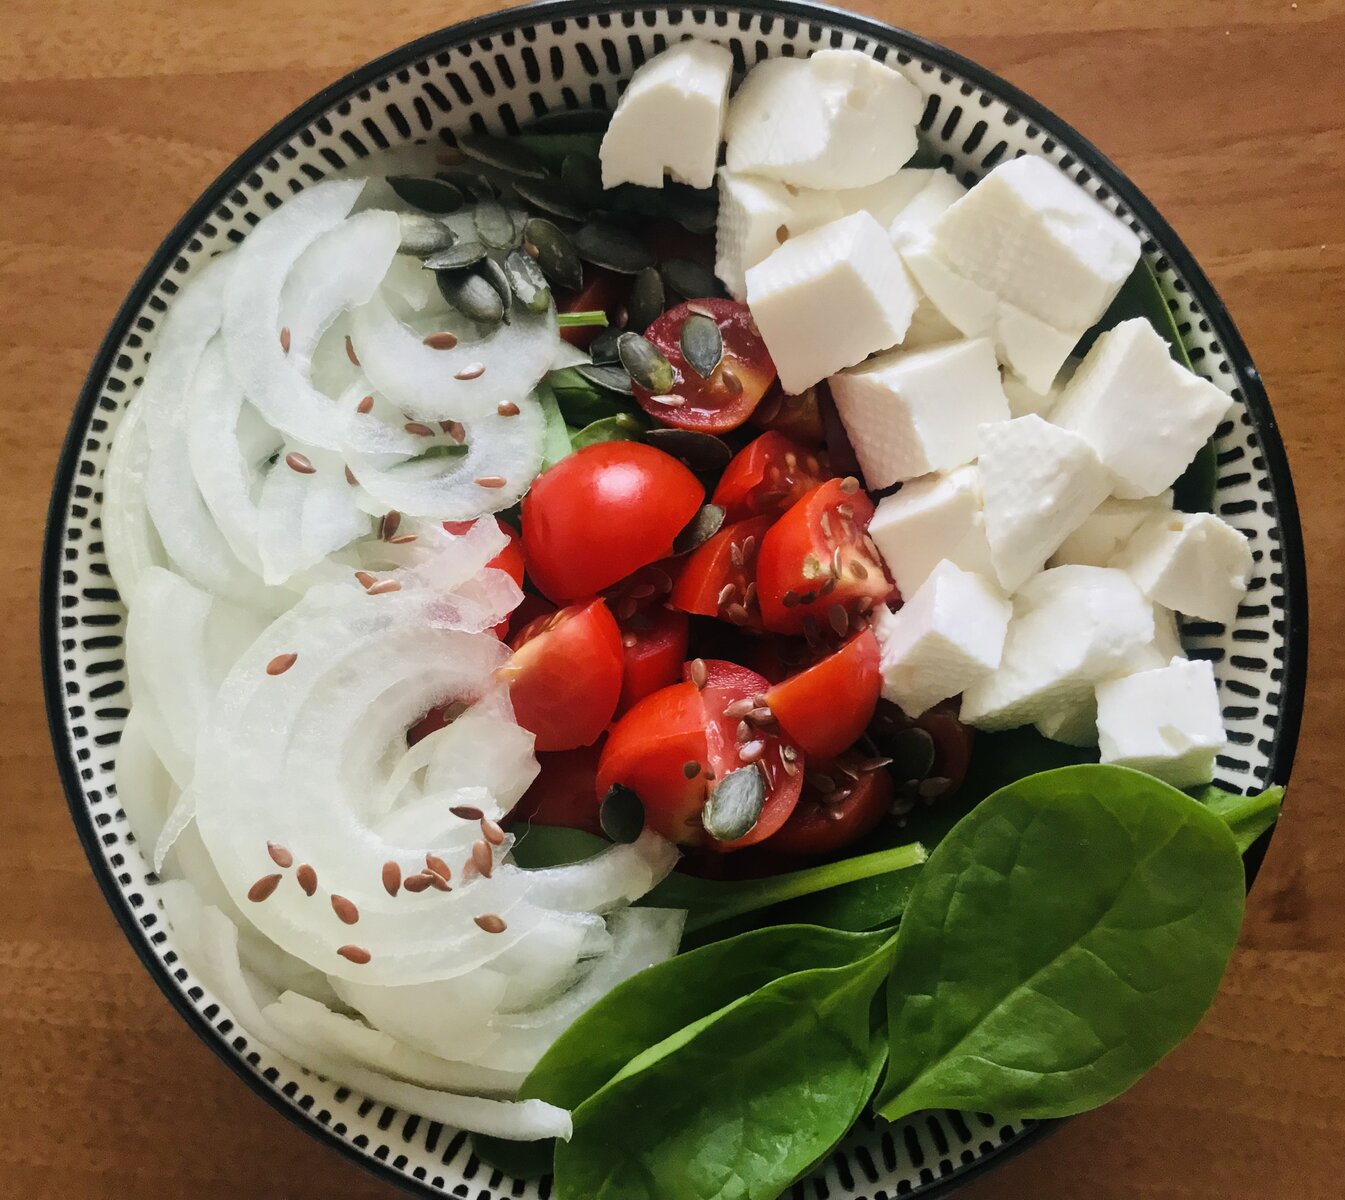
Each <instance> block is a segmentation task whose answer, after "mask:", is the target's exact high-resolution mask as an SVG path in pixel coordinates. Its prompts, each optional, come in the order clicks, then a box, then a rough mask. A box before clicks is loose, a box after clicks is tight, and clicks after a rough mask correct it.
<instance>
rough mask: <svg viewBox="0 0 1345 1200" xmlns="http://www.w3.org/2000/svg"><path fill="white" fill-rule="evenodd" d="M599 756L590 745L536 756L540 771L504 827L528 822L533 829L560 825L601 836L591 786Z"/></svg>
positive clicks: (598, 751) (515, 806)
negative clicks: (534, 827)
mask: <svg viewBox="0 0 1345 1200" xmlns="http://www.w3.org/2000/svg"><path fill="white" fill-rule="evenodd" d="M600 753H601V749H600V746H599V745H593V746H580V747H579V748H578V749H575V750H557V751H554V752H552V753H546V752H545V751H544V752H542V753H540V754H538V755H537V765H538V766H539V767H540V768H541V769H540V771H538V773H537V778H536V779H534V780H533V781H532V786H531V787H529V788H528V790H527V791H526V792H524V793H523V798H522V799H521V800H519V802H518V803H517V804H515V805H514V807H513V810H512V811H511V812H510V814H509V818H508V820H507V821H506V822H505V824H506V825H508V826H510V827H513V826H514V825H518V824H520V823H522V822H525V821H531V822H532V823H533V824H534V825H563V826H564V827H565V828H567V829H582V830H584V832H585V833H595V834H598V835H599V836H602V825H601V824H600V823H599V821H598V801H597V799H596V797H595V795H594V782H593V781H594V780H595V779H596V778H597V775H598V756H599V754H600Z"/></svg>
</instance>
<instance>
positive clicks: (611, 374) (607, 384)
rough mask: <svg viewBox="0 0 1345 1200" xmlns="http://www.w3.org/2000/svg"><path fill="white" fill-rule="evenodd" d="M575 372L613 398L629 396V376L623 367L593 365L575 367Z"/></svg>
mask: <svg viewBox="0 0 1345 1200" xmlns="http://www.w3.org/2000/svg"><path fill="white" fill-rule="evenodd" d="M575 372H576V373H577V374H578V375H579V376H580V377H581V378H583V379H586V380H588V382H589V383H591V384H592V385H593V386H594V387H596V388H601V389H602V390H603V391H604V392H610V393H612V394H613V395H615V396H629V395H631V386H630V376H629V375H628V374H626V371H625V368H624V367H609V366H606V365H598V364H596V363H595V364H594V365H593V366H591V367H588V366H585V367H575Z"/></svg>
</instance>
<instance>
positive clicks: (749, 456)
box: [710, 433, 831, 521]
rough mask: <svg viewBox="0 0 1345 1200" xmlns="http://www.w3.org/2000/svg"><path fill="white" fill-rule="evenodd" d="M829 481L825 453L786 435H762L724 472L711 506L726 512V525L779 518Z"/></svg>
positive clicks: (734, 459) (743, 450) (749, 444)
mask: <svg viewBox="0 0 1345 1200" xmlns="http://www.w3.org/2000/svg"><path fill="white" fill-rule="evenodd" d="M830 477H831V472H830V470H828V468H827V461H826V455H825V453H822V454H819V453H818V452H816V451H814V450H809V449H808V448H807V447H806V446H801V445H800V444H799V443H798V442H796V441H793V440H792V439H790V438H787V437H785V435H784V434H783V433H763V434H762V435H761V436H760V437H759V438H756V439H755V440H753V441H751V442H749V443H748V444H747V445H746V446H744V447H743V449H741V450H740V451H738V453H737V454H736V455H734V457H733V461H732V462H730V463H729V465H728V466H727V467H725V468H724V474H723V475H722V476H720V479H719V486H718V487H716V488H715V491H714V495H713V496H711V497H710V502H711V503H712V504H717V505H719V507H720V508H722V509H723V510H724V519H725V520H726V521H742V520H746V519H747V518H748V517H757V516H770V517H778V516H779V515H780V514H781V513H783V512H785V511H786V510H787V509H789V508H790V507H792V506H793V504H794V503H795V501H797V500H799V499H800V498H801V497H802V496H803V495H804V494H805V493H806V492H809V491H811V490H812V489H813V488H815V487H817V485H818V484H820V483H823V482H824V481H825V480H827V479H829V478H830Z"/></svg>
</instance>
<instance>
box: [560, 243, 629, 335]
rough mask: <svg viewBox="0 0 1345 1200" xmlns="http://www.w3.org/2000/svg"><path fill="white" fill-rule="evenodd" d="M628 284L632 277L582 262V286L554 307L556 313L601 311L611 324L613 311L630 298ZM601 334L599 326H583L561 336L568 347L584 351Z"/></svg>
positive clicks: (566, 330) (564, 331) (613, 315)
mask: <svg viewBox="0 0 1345 1200" xmlns="http://www.w3.org/2000/svg"><path fill="white" fill-rule="evenodd" d="M630 285H631V277H630V276H629V275H618V274H617V273H616V272H615V271H609V270H608V269H607V268H606V267H595V266H594V265H593V264H592V263H585V264H584V286H583V287H581V288H580V289H579V290H578V291H577V292H573V293H571V294H570V295H569V296H568V297H566V298H565V299H564V300H562V301H560V303H558V304H557V305H556V311H557V312H563V313H577V312H598V311H599V310H601V311H602V312H605V313H606V314H607V319H608V320H609V321H611V320H612V319H613V318H614V317H615V316H616V310H617V309H618V308H620V307H621V305H623V304H624V303H625V302H626V297H627V296H629V295H630ZM601 332H602V326H600V325H586V326H579V327H577V328H571V329H562V330H561V331H560V336H561V337H562V338H564V339H565V340H566V341H567V342H569V343H570V345H571V346H578V347H579V348H580V349H581V350H587V349H588V347H589V345H590V343H592V341H593V339H594V338H596V337H597V336H598V334H600V333H601Z"/></svg>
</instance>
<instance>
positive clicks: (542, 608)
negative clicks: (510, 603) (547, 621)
mask: <svg viewBox="0 0 1345 1200" xmlns="http://www.w3.org/2000/svg"><path fill="white" fill-rule="evenodd" d="M555 611H556V606H555V605H554V604H552V603H551V601H550V600H548V599H546V598H545V597H544V596H537V595H534V594H533V593H532V592H525V593H524V594H523V599H522V600H520V601H519V602H518V607H517V608H516V609H514V611H513V612H511V613H510V614H509V637H510V638H512V637H513V636H514V634H516V633H518V632H519V631H520V630H521V629H522V628H523V627H524V626H525V625H529V624H531V623H532V622H533V621H535V620H537V618H538V617H549V616H550V615H551V614H552V613H553V612H555Z"/></svg>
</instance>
